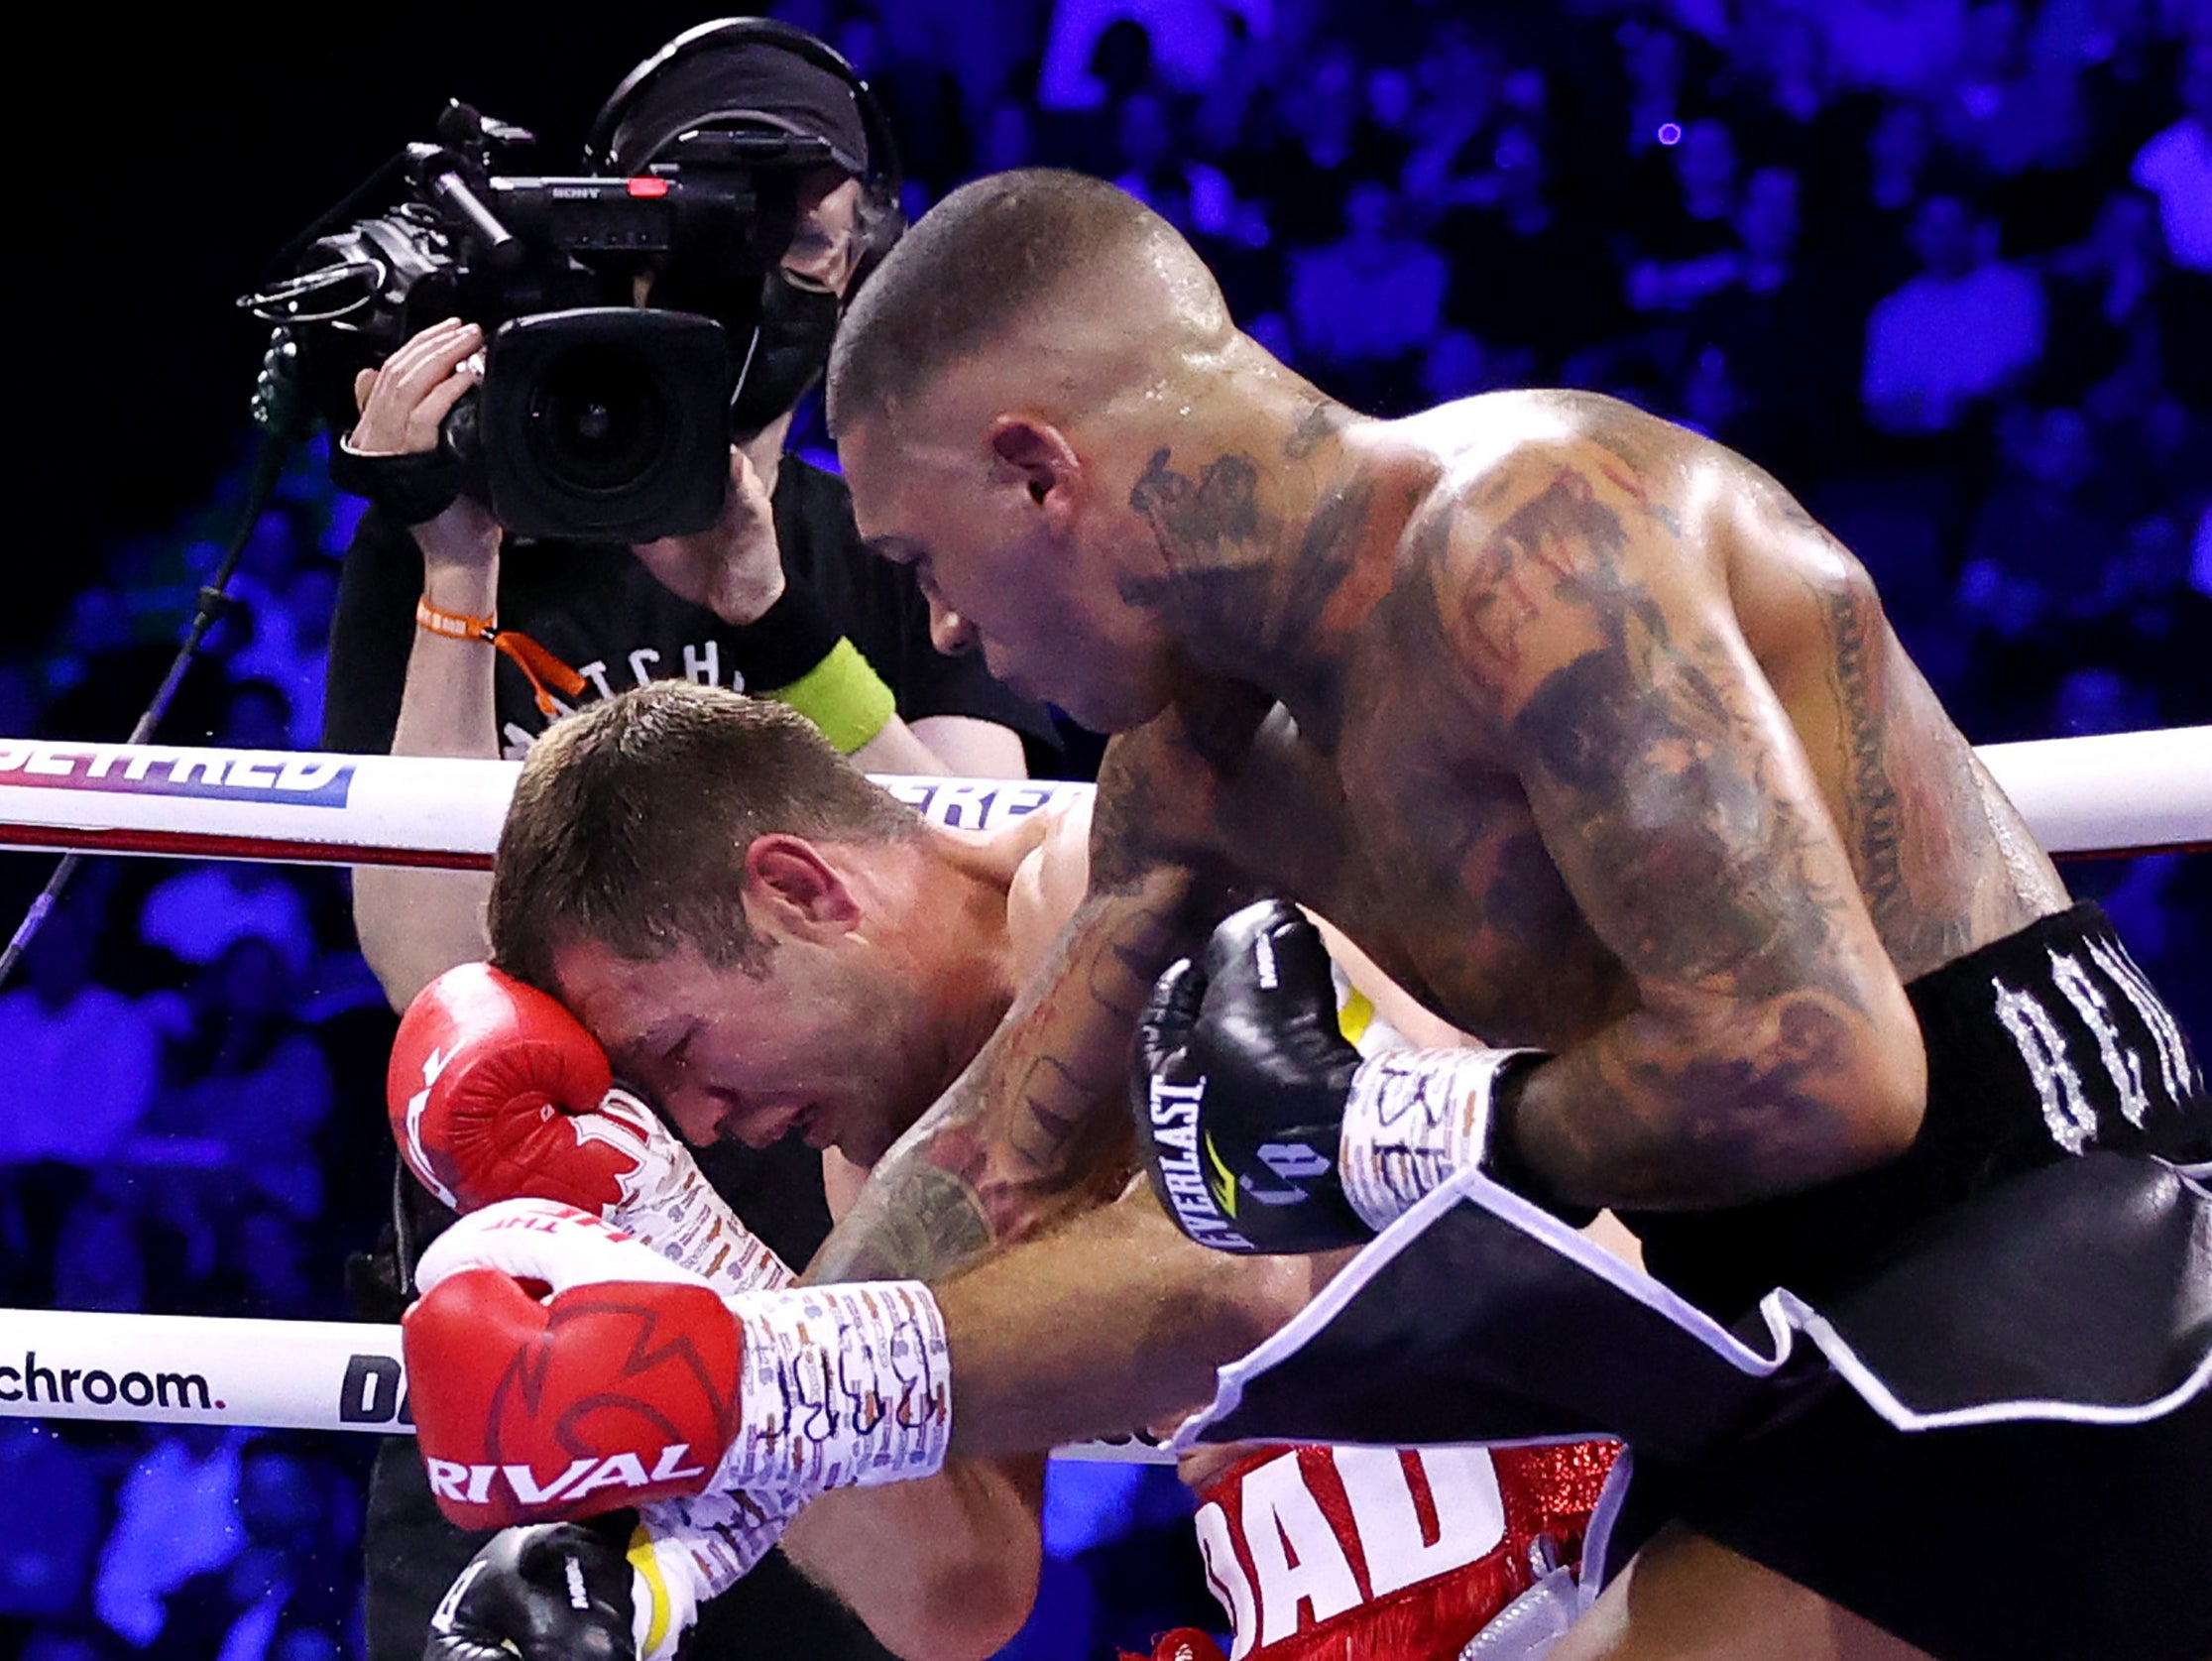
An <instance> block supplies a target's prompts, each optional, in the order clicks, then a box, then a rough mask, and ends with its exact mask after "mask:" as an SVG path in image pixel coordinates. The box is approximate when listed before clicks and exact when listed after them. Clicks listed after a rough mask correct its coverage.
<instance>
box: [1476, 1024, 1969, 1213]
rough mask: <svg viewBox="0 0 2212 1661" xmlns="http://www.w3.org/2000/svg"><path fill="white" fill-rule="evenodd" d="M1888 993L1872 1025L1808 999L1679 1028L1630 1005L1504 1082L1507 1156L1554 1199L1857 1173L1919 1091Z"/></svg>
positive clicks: (1916, 1065) (1702, 1201) (1725, 1200)
mask: <svg viewBox="0 0 2212 1661" xmlns="http://www.w3.org/2000/svg"><path fill="white" fill-rule="evenodd" d="M1878 991H1879V989H1877V992H1878ZM1874 998H1875V994H1869V996H1868V1002H1873V1001H1874ZM1895 1003H1896V1004H1897V1005H1898V1006H1900V1010H1899V1011H1898V1012H1900V1013H1902V1016H1903V1019H1902V1020H1901V1021H1900V1020H1896V1019H1895V1018H1894V1017H1893V1020H1892V1021H1891V1022H1890V1023H1889V1024H1888V1025H1887V1026H1886V1027H1885V1026H1883V1025H1881V1024H1879V1023H1877V1022H1876V1021H1875V1020H1874V1019H1872V1018H1871V1017H1870V1016H1869V1015H1868V1014H1867V1013H1866V1012H1865V1010H1864V1009H1863V1008H1854V1007H1852V1006H1851V1005H1848V1004H1843V1003H1840V1002H1834V1003H1831V1002H1830V1001H1826V1000H1822V999H1819V998H1816V997H1813V996H1810V995H1805V996H1797V997H1793V998H1790V999H1788V1000H1784V1001H1777V1003H1776V1005H1775V1006H1774V1007H1772V1008H1769V1007H1764V1006H1761V1007H1752V1008H1743V1009H1740V1010H1737V1011H1734V1012H1733V1013H1732V1014H1731V1015H1729V1016H1728V1017H1727V1018H1719V1017H1713V1018H1707V1019H1704V1020H1701V1021H1698V1022H1696V1023H1694V1024H1690V1023H1687V1022H1681V1021H1668V1020H1665V1019H1662V1018H1661V1017H1659V1016H1658V1015H1656V1014H1654V1013H1653V1012H1652V1011H1650V1010H1641V1011H1638V1012H1637V1013H1635V1014H1632V1015H1629V1016H1627V1017H1625V1018H1623V1019H1621V1020H1619V1021H1616V1022H1614V1023H1613V1024H1612V1025H1610V1026H1607V1027H1605V1028H1603V1029H1602V1030H1600V1031H1599V1032H1597V1033H1595V1034H1594V1035H1593V1036H1592V1037H1591V1038H1589V1039H1588V1040H1587V1041H1585V1042H1583V1043H1580V1044H1577V1045H1574V1046H1573V1047H1572V1048H1571V1049H1569V1050H1568V1051H1566V1052H1565V1053H1564V1054H1562V1055H1559V1056H1555V1057H1554V1058H1552V1059H1551V1060H1549V1061H1547V1062H1545V1063H1544V1064H1543V1065H1542V1066H1540V1067H1537V1068H1535V1069H1533V1070H1532V1071H1530V1072H1527V1073H1525V1074H1523V1075H1521V1077H1520V1078H1519V1079H1517V1080H1515V1081H1513V1083H1511V1084H1509V1085H1508V1086H1507V1089H1506V1094H1505V1108H1504V1128H1503V1131H1502V1133H1503V1134H1505V1135H1507V1136H1510V1138H1511V1149H1510V1153H1509V1158H1510V1159H1511V1160H1513V1161H1514V1162H1517V1163H1518V1164H1520V1165H1522V1166H1524V1167H1525V1168H1526V1169H1527V1170H1528V1171H1529V1172H1531V1173H1532V1174H1533V1176H1534V1177H1535V1179H1536V1181H1537V1182H1538V1183H1539V1184H1541V1186H1542V1187H1543V1188H1545V1189H1548V1190H1549V1191H1550V1192H1552V1193H1553V1194H1556V1195H1557V1196H1558V1197H1559V1198H1561V1199H1563V1200H1567V1201H1571V1202H1572V1203H1574V1204H1577V1205H1591V1206H1607V1207H1617V1208H1620V1209H1624V1210H1703V1209H1707V1208H1710V1207H1718V1206H1732V1205H1743V1204H1748V1203H1751V1202H1753V1201H1757V1200H1762V1199H1768V1198H1772V1197H1774V1196H1776V1195H1779V1194H1787V1193H1792V1192H1796V1191H1798V1190H1800V1189H1804V1188H1807V1187H1810V1186H1812V1185H1813V1184H1815V1183H1820V1182H1827V1181H1832V1180H1834V1179H1835V1178H1837V1177H1842V1176H1847V1175H1849V1174H1851V1173H1852V1172H1854V1171H1858V1170H1863V1169H1865V1168H1866V1167H1867V1166H1869V1165H1872V1164H1875V1163H1878V1162H1879V1161H1880V1160H1882V1159H1885V1158H1888V1157H1891V1156H1893V1155H1894V1154H1896V1153H1897V1152H1899V1151H1901V1150H1902V1148H1903V1147H1904V1146H1905V1145H1906V1144H1907V1143H1909V1142H1910V1140H1911V1131H1912V1127H1913V1125H1915V1124H1916V1123H1917V1121H1918V1116H1919V1106H1918V1103H1919V1100H1920V1096H1921V1092H1923V1091H1924V1088H1925V1084H1924V1074H1923V1073H1922V1071H1921V1065H1920V1053H1919V1033H1918V1030H1917V1028H1916V1027H1915V1026H1914V1025H1913V1024H1912V1014H1911V1009H1910V1007H1909V1006H1905V1005H1904V999H1903V995H1902V993H1900V994H1898V995H1897V997H1896V999H1895ZM1885 1031H1886V1032H1887V1033H1888V1034H1889V1035H1888V1036H1887V1037H1884V1036H1882V1034H1883V1033H1884V1032H1885Z"/></svg>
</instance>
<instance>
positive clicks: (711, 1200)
mask: <svg viewBox="0 0 2212 1661" xmlns="http://www.w3.org/2000/svg"><path fill="white" fill-rule="evenodd" d="M599 1117H600V1118H601V1119H603V1120H605V1121H606V1122H607V1123H606V1127H605V1128H600V1127H594V1126H592V1124H591V1119H590V1117H589V1116H585V1117H580V1118H578V1119H577V1120H576V1121H575V1123H576V1126H577V1135H578V1136H579V1137H588V1136H594V1135H600V1136H606V1137H608V1138H609V1139H611V1140H612V1139H618V1138H619V1139H620V1141H621V1144H622V1145H623V1147H624V1148H625V1150H626V1151H628V1152H629V1153H630V1154H631V1155H632V1156H633V1157H634V1158H635V1159H636V1160H637V1165H636V1168H635V1170H634V1172H633V1173H632V1174H630V1175H628V1176H626V1177H625V1178H624V1179H623V1184H622V1188H623V1197H622V1203H621V1204H620V1205H617V1206H613V1207H611V1208H609V1215H608V1217H607V1221H608V1222H609V1223H612V1224H614V1225H615V1226H616V1227H617V1228H619V1229H622V1230H624V1231H625V1232H627V1233H629V1234H631V1235H634V1236H636V1237H637V1238H638V1239H639V1240H641V1241H643V1242H644V1243H645V1244H646V1245H647V1246H651V1247H652V1248H653V1249H654V1250H655V1251H657V1252H659V1253H660V1254H661V1255H662V1256H663V1257H666V1258H667V1259H668V1260H669V1261H671V1262H676V1263H681V1264H683V1266H684V1267H685V1268H688V1269H692V1270H695V1271H696V1272H698V1273H700V1274H703V1275H705V1276H706V1277H707V1279H709V1280H710V1281H712V1282H713V1283H714V1287H715V1290H716V1291H718V1292H754V1291H772V1290H774V1289H775V1288H777V1287H779V1286H788V1285H789V1284H790V1283H791V1271H790V1270H789V1269H788V1268H786V1267H784V1265H783V1262H782V1259H780V1258H779V1257H777V1256H776V1254H775V1253H774V1252H773V1251H770V1250H769V1249H768V1248H767V1246H765V1245H764V1244H762V1243H761V1242H760V1241H759V1240H758V1239H757V1238H756V1237H755V1236H754V1234H753V1231H752V1230H750V1229H748V1228H747V1227H746V1226H745V1225H744V1224H743V1223H741V1222H739V1221H738V1219H737V1215H736V1213H734V1212H732V1211H731V1209H730V1207H729V1205H728V1203H727V1202H725V1201H724V1200H723V1198H722V1196H721V1195H720V1194H717V1193H716V1192H715V1191H714V1186H713V1185H712V1184H711V1183H709V1182H708V1181H707V1179H706V1177H705V1175H704V1174H703V1173H702V1172H701V1171H700V1169H699V1164H698V1161H697V1160H695V1159H693V1158H692V1156H691V1149H689V1148H688V1147H686V1146H684V1144H683V1142H682V1141H681V1140H680V1139H678V1138H677V1137H676V1136H675V1135H674V1134H673V1133H672V1132H670V1130H669V1129H668V1127H666V1126H665V1125H663V1124H661V1123H660V1118H659V1116H658V1115H657V1114H655V1113H654V1112H653V1111H652V1109H650V1108H648V1107H647V1106H645V1104H644V1103H642V1102H640V1101H639V1100H638V1098H637V1097H635V1096H633V1095H631V1094H630V1093H629V1092H628V1091H624V1090H610V1091H609V1092H607V1095H606V1098H605V1099H604V1100H603V1101H602V1102H601V1103H600V1105H599Z"/></svg>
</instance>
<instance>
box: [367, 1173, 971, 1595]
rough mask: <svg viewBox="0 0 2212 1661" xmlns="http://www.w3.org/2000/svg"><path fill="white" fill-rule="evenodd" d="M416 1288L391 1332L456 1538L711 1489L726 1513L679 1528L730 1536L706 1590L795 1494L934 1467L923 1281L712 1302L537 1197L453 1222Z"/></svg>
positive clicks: (704, 1291) (680, 1271)
mask: <svg viewBox="0 0 2212 1661" xmlns="http://www.w3.org/2000/svg"><path fill="white" fill-rule="evenodd" d="M415 1278H416V1280H417V1282H418V1283H419V1284H420V1285H421V1286H422V1288H423V1296H422V1297H421V1299H420V1300H419V1301H417V1302H416V1303H415V1304H414V1306H413V1307H412V1308H411V1309H409V1310H408V1311H407V1316H406V1317H405V1319H404V1320H403V1322H402V1323H401V1328H402V1340H403V1343H404V1345H405V1347H406V1356H407V1380H408V1389H409V1397H410V1399H411V1400H412V1402H413V1404H414V1421H415V1432H416V1441H417V1443H418V1444H419V1446H420V1448H421V1450H422V1458H423V1464H424V1467H425V1468H426V1470H427V1471H428V1474H429V1480H430V1491H431V1493H432V1495H433V1496H434V1497H435V1498H436V1499H437V1502H438V1508H439V1509H440V1510H442V1511H443V1512H444V1513H445V1514H446V1516H447V1517H449V1518H450V1519H452V1520H453V1521H454V1522H456V1523H459V1524H460V1525H461V1526H463V1527H465V1528H504V1527H507V1526H509V1525H511V1524H513V1523H518V1522H545V1521H552V1520H558V1519H564V1518H570V1517H579V1516H591V1515H594V1514H596V1513H598V1512H601V1511H606V1510H612V1509H614V1508H615V1507H617V1506H621V1505H633V1504H642V1503H644V1502H645V1501H649V1500H662V1499H675V1498H679V1497H683V1496H688V1495H694V1494H701V1493H705V1492H707V1491H708V1490H709V1489H712V1490H713V1492H714V1493H715V1494H717V1495H720V1496H723V1497H725V1498H727V1499H729V1500H730V1501H731V1503H732V1504H733V1505H735V1506H737V1507H739V1508H740V1509H739V1510H738V1511H737V1512H734V1513H730V1514H727V1515H725V1514H723V1513H721V1512H719V1511H716V1510H714V1509H712V1508H709V1509H706V1510H700V1509H697V1508H692V1509H691V1510H690V1513H689V1515H688V1518H687V1519H686V1522H687V1526H690V1527H692V1528H694V1529H695V1530H698V1531H701V1532H705V1533H715V1534H720V1535H723V1536H724V1541H723V1543H724V1545H726V1546H727V1547H728V1548H729V1550H728V1551H727V1552H724V1551H713V1552H709V1553H706V1554H704V1555H703V1556H702V1557H701V1558H700V1568H701V1572H702V1573H703V1574H706V1575H708V1576H709V1577H710V1578H713V1577H715V1576H719V1575H720V1574H721V1573H723V1572H725V1570H727V1569H728V1568H729V1567H730V1565H731V1564H733V1563H735V1562H736V1561H737V1559H739V1558H742V1557H743V1556H744V1554H745V1553H746V1552H748V1551H753V1550H754V1549H755V1547H756V1545H757V1539H756V1537H755V1536H756V1531H757V1526H758V1525H772V1524H774V1523H775V1522H776V1519H777V1518H778V1517H780V1516H782V1515H787V1514H788V1510H787V1509H784V1507H786V1506H787V1504H788V1502H790V1501H794V1500H803V1499H805V1498H806V1497H808V1496H810V1495H813V1494H817V1493H822V1492H825V1491H827V1490H828V1489H830V1488H833V1487H846V1486H856V1485H857V1486H870V1485H873V1484H874V1483H895V1482H905V1481H910V1480H912V1479H914V1478H918V1477H929V1476H934V1475H935V1474H936V1472H937V1471H938V1470H939V1469H940V1468H941V1467H942V1466H943V1464H944V1461H945V1453H946V1450H947V1448H948V1446H949V1445H950V1442H951V1438H952V1378H951V1365H952V1361H951V1353H950V1349H949V1347H948V1345H947V1343H946V1338H945V1323H944V1317H943V1315H942V1313H941V1312H940V1311H939V1310H938V1308H937V1300H936V1299H935V1297H933V1296H932V1295H931V1293H930V1290H929V1288H928V1287H926V1286H924V1285H922V1284H921V1283H920V1282H919V1281H910V1280H892V1281H866V1282H861V1283H858V1284H853V1285H840V1286H806V1287H790V1288H787V1289H766V1290H754V1291H742V1292H734V1293H732V1294H731V1295H730V1297H729V1299H728V1301H727V1302H725V1301H724V1300H723V1299H722V1298H720V1297H718V1296H717V1295H716V1293H715V1291H714V1289H713V1287H712V1286H711V1285H709V1284H708V1282H707V1281H706V1280H704V1279H703V1278H702V1277H700V1276H699V1275H697V1274H694V1273H692V1272H691V1271H690V1270H689V1269H686V1268H683V1267H682V1266H680V1265H678V1264H676V1263H673V1262H670V1261H669V1260H668V1259H667V1258H665V1257H663V1256H661V1255H660V1254H659V1253H658V1252H656V1251H654V1250H652V1249H651V1248H650V1247H648V1246H643V1245H642V1244H640V1242H638V1241H636V1240H634V1239H632V1238H631V1237H630V1236H628V1235H626V1234H624V1233H623V1232H622V1231H621V1230H619V1229H613V1228H610V1227H608V1226H607V1225H606V1224H604V1223H601V1222H600V1221H599V1220H598V1219H596V1218H594V1217H592V1216H590V1215H589V1214H588V1213H586V1212H582V1211H578V1210H577V1209H575V1208H574V1207H573V1206H561V1205H553V1204H550V1203H548V1202H544V1201H537V1200H510V1201H506V1202H504V1203H503V1204H500V1205H496V1206H490V1207H487V1208H486V1209H485V1210H483V1211H479V1212H475V1213H472V1214H471V1215H469V1216H467V1217H464V1218H462V1219H461V1221H460V1222H458V1223H456V1224H455V1225H454V1226H453V1227H452V1228H450V1229H448V1230H447V1231H446V1232H445V1233H444V1234H442V1235H440V1236H439V1237H438V1239H437V1240H436V1242H434V1243H433V1244H432V1246H430V1249H429V1250H428V1251H426V1252H424V1253H423V1256H422V1262H421V1264H420V1266H419V1267H418V1268H417V1270H416V1273H415ZM741 1426H742V1428H743V1435H739V1434H738V1432H739V1430H740V1427H741ZM718 1462H719V1464H718ZM772 1537H773V1536H772V1534H770V1535H769V1538H771V1539H772ZM745 1567H750V1563H745V1564H742V1565H739V1567H738V1568H737V1570H736V1572H740V1573H742V1572H743V1568H745Z"/></svg>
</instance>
